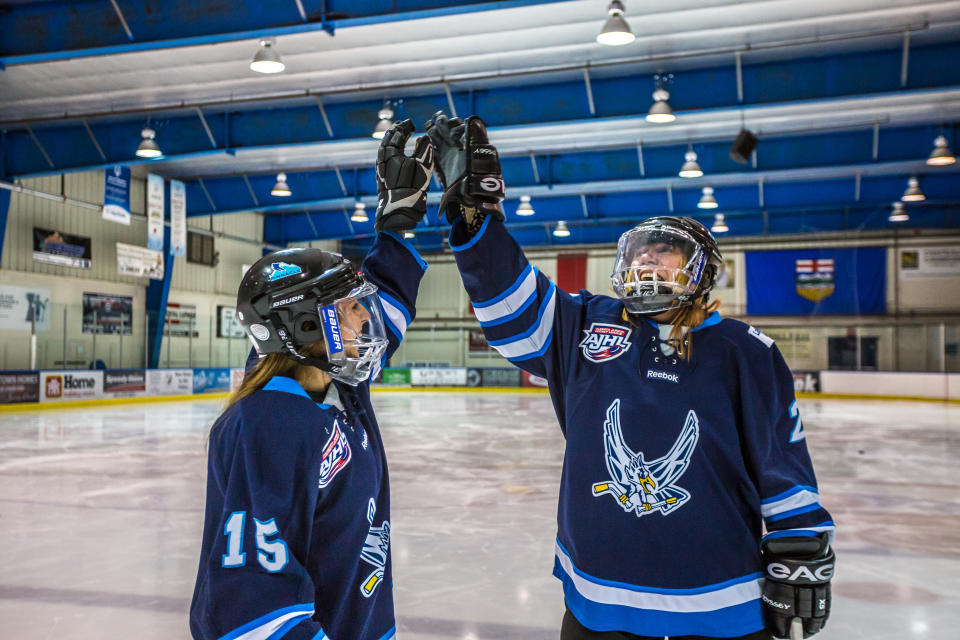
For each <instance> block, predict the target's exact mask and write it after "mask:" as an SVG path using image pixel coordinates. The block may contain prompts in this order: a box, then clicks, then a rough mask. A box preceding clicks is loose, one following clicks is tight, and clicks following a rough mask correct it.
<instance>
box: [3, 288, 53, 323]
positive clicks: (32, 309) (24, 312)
mask: <svg viewBox="0 0 960 640" xmlns="http://www.w3.org/2000/svg"><path fill="white" fill-rule="evenodd" d="M31 326H33V327H34V328H35V329H36V330H37V331H47V330H48V329H50V289H27V288H25V287H15V286H13V285H9V284H5V285H2V286H0V329H13V330H15V331H30V329H31Z"/></svg>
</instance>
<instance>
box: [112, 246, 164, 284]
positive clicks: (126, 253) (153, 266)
mask: <svg viewBox="0 0 960 640" xmlns="http://www.w3.org/2000/svg"><path fill="white" fill-rule="evenodd" d="M117 273H119V274H120V275H122V276H137V277H140V278H150V279H151V280H163V253H162V252H160V251H151V250H150V249H148V248H146V247H138V246H137V245H135V244H125V243H123V242H118V243H117Z"/></svg>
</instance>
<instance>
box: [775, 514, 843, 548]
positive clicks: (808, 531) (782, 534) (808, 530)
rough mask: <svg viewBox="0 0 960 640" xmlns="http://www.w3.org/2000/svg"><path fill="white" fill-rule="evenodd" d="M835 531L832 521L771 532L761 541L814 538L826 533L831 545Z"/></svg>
mask: <svg viewBox="0 0 960 640" xmlns="http://www.w3.org/2000/svg"><path fill="white" fill-rule="evenodd" d="M836 530H837V527H836V525H834V524H833V521H832V520H827V521H826V522H821V523H819V524H815V525H813V526H810V527H797V528H796V529H778V530H777V531H771V532H770V533H768V534H767V535H765V536H763V540H767V539H770V538H787V537H791V536H815V535H817V534H818V533H823V532H826V533H827V536H828V538H829V540H830V544H833V538H834V535H835V533H836Z"/></svg>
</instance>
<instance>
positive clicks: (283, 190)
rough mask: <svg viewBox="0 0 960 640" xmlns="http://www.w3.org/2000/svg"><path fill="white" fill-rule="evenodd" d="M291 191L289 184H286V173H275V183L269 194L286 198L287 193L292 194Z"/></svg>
mask: <svg viewBox="0 0 960 640" xmlns="http://www.w3.org/2000/svg"><path fill="white" fill-rule="evenodd" d="M292 194H293V192H292V191H290V187H289V185H287V174H285V173H282V172H281V173H278V174H277V183H276V184H275V185H273V189H271V190H270V195H272V196H278V197H280V198H286V197H287V196H289V195H292Z"/></svg>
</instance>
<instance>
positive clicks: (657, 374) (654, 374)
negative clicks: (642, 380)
mask: <svg viewBox="0 0 960 640" xmlns="http://www.w3.org/2000/svg"><path fill="white" fill-rule="evenodd" d="M650 378H652V379H654V380H666V381H667V382H672V383H674V384H679V383H680V378H679V377H678V376H677V374H675V373H667V372H666V371H654V370H653V369H647V379H650Z"/></svg>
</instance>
